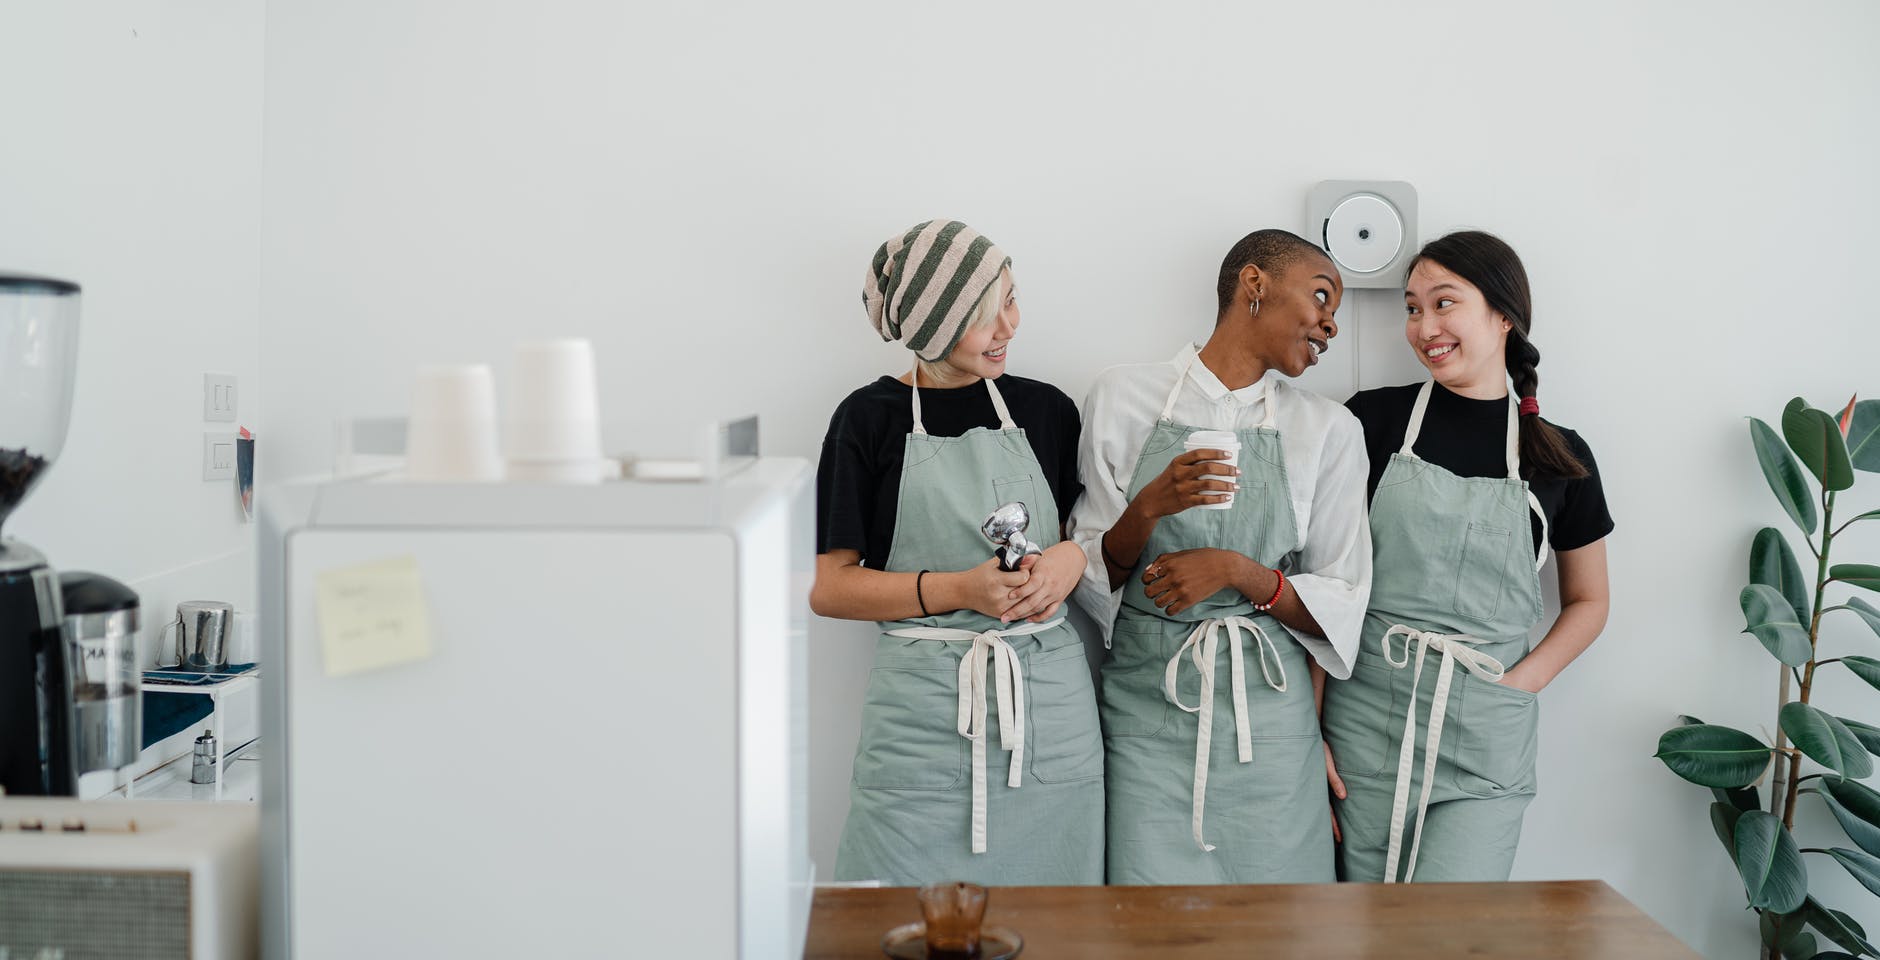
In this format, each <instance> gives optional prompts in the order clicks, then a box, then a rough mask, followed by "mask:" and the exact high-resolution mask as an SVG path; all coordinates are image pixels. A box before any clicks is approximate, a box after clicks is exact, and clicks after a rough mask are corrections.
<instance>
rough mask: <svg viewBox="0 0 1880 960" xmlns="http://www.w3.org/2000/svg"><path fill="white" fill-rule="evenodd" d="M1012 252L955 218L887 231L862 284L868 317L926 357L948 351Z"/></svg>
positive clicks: (932, 358)
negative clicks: (1006, 252) (897, 230)
mask: <svg viewBox="0 0 1880 960" xmlns="http://www.w3.org/2000/svg"><path fill="white" fill-rule="evenodd" d="M1011 262H1012V258H1011V257H1008V256H1006V255H1005V252H1004V251H1002V250H1000V249H999V248H998V247H996V246H994V245H993V243H992V241H990V240H988V239H986V238H985V237H982V236H980V235H979V234H978V233H977V232H975V231H974V230H973V228H971V227H969V226H967V225H966V224H963V223H961V222H959V221H958V220H929V221H927V222H925V223H919V224H915V225H914V227H913V229H910V230H908V231H907V232H905V233H900V234H896V235H895V236H893V237H890V238H888V242H887V243H884V244H882V245H881V249H879V250H876V251H875V259H874V260H873V261H872V262H871V263H870V264H869V266H868V280H867V281H866V282H865V283H864V284H863V285H862V304H863V306H865V307H867V308H868V322H869V323H872V324H874V326H875V332H876V333H879V334H881V339H883V340H892V341H895V342H897V343H900V344H902V345H903V346H906V347H907V348H908V349H909V350H912V351H914V353H915V355H917V356H919V357H920V358H921V359H922V360H926V361H929V362H932V361H935V360H939V359H941V358H942V357H945V356H946V355H947V354H949V353H952V352H953V345H954V344H956V343H959V342H960V335H961V334H963V333H965V332H966V323H967V321H968V320H970V319H971V318H972V314H973V309H974V308H975V307H977V306H978V305H979V298H980V297H983V296H985V294H986V289H987V288H988V287H991V286H992V285H993V284H994V283H996V282H998V279H999V272H1000V271H1002V270H1004V269H1005V268H1006V266H1007V265H1008V264H1010V263H1011Z"/></svg>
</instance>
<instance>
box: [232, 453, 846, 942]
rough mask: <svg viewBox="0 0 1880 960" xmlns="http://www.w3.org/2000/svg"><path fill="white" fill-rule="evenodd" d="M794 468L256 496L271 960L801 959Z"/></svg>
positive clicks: (808, 526) (347, 485)
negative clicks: (384, 656) (378, 636)
mask: <svg viewBox="0 0 1880 960" xmlns="http://www.w3.org/2000/svg"><path fill="white" fill-rule="evenodd" d="M810 477H811V472H810V467H809V464H808V463H807V462H806V461H803V460H799V459H789V458H761V459H756V460H754V461H751V462H749V463H748V464H746V465H745V466H743V467H742V469H739V470H737V471H736V472H734V473H732V474H730V475H728V476H723V477H720V478H717V479H714V480H711V481H704V482H685V483H659V482H644V481H611V482H606V483H601V484H598V485H588V486H580V485H569V486H547V485H521V484H454V485H441V484H439V485H430V484H415V483H399V482H390V481H387V480H383V479H379V480H374V479H360V480H344V481H333V482H324V483H303V484H289V485H285V486H279V487H273V488H270V489H268V490H264V491H263V527H262V531H261V536H262V543H261V604H260V606H261V609H262V611H263V612H264V616H265V617H266V620H265V621H264V624H263V631H262V636H263V643H264V652H263V654H262V657H263V662H264V663H266V664H268V670H267V671H266V672H265V673H264V675H263V683H264V688H263V691H262V710H263V716H262V744H263V750H262V757H263V781H262V836H263V901H264V908H263V933H264V955H265V956H266V957H268V958H270V960H287V958H289V957H293V958H300V960H319V958H327V957H338V956H413V957H418V956H429V957H455V958H468V957H521V956H542V957H547V956H645V957H653V956H697V957H737V958H745V960H757V958H772V957H777V958H780V957H800V956H801V955H802V951H803V943H804V935H805V932H806V930H807V925H808V915H809V899H810V895H811V883H812V879H813V878H812V876H811V866H810V862H809V858H808V849H807V836H806V832H807V831H806V823H807V820H806V804H807V784H806V776H807V770H806V767H807V760H806V757H807V742H806V730H807V722H806V717H807V705H806V703H805V694H804V691H805V689H806V681H807V666H806V660H805V656H804V641H805V637H806V633H807V622H808V609H807V597H808V592H809V584H810V578H811V575H812V564H813V561H814V552H815V545H814V541H813V538H812V529H813V528H812V523H813V500H812V493H811V491H812V489H813V487H812V484H811V483H810V482H809V481H810ZM387 563H390V564H392V569H396V570H401V571H405V572H406V573H409V572H410V571H412V570H414V569H415V571H416V583H417V585H418V586H417V591H416V592H417V593H418V594H420V595H421V605H422V609H423V611H424V613H425V614H426V616H424V617H422V618H418V617H414V616H413V615H412V612H411V609H410V607H409V605H407V606H406V607H404V608H399V607H398V603H397V602H396V600H395V596H394V595H396V594H398V593H399V591H401V590H403V591H405V592H406V593H407V594H408V593H409V592H410V590H409V583H407V584H406V586H404V587H399V586H397V585H396V584H393V585H392V586H387V587H385V590H388V591H390V593H385V594H382V595H380V596H378V598H377V600H376V601H375V602H378V603H379V607H378V608H375V609H376V610H377V612H376V613H372V614H371V615H369V616H366V617H365V618H364V619H363V620H361V618H360V616H359V611H358V610H356V609H350V610H349V609H344V608H342V607H339V606H335V604H342V603H344V602H349V601H346V600H344V595H343V594H342V593H335V592H333V590H334V589H336V588H334V584H336V583H344V584H350V585H352V586H353V587H358V586H359V585H360V583H361V581H360V580H359V579H358V577H359V576H361V571H365V572H366V573H365V574H364V575H366V576H372V575H373V574H371V571H373V570H383V569H387V568H386V567H385V566H383V565H384V564H387ZM400 576H404V574H400ZM336 578H337V579H336ZM375 582H376V581H375ZM383 582H384V583H388V584H390V583H392V580H385V581H383ZM322 584H324V585H326V587H327V588H328V590H327V592H326V593H324V594H322V590H321V585H322ZM362 589H367V590H368V591H370V590H376V589H378V587H375V586H372V584H370V583H368V584H367V585H366V587H364V588H362ZM388 597H394V599H387V598H388ZM407 599H409V597H408V596H407ZM373 617H378V618H380V619H381V620H383V621H384V622H385V623H386V624H389V626H386V627H385V630H386V632H385V633H384V638H389V639H384V642H383V643H382V644H381V646H380V648H378V649H389V648H391V647H394V646H397V647H401V648H402V647H403V646H411V645H412V644H413V641H414V638H413V637H412V636H411V633H412V632H414V631H413V630H411V629H410V628H411V623H412V621H413V620H418V619H428V621H429V622H428V627H427V628H426V629H424V630H423V631H420V632H423V633H425V634H427V635H426V636H425V637H422V638H417V639H421V640H424V641H425V643H422V644H417V645H415V646H412V649H413V650H417V649H419V648H420V647H424V646H427V645H428V654H422V653H415V654H413V653H408V655H409V656H415V657H416V659H409V660H407V661H406V662H399V663H396V664H393V665H389V666H382V667H378V668H375V669H360V670H357V671H356V672H345V671H347V670H348V669H351V668H353V667H357V666H358V662H357V657H356V656H355V657H354V658H353V659H350V660H349V659H347V656H346V650H348V649H351V650H353V653H354V654H357V653H358V650H357V649H356V648H350V647H345V646H344V643H345V642H346V641H347V636H348V635H342V634H340V633H336V632H335V631H336V630H339V629H340V628H341V627H342V626H344V625H346V624H351V625H354V626H357V625H359V624H360V623H365V629H368V630H370V629H375V628H376V627H375V626H374V623H375V621H373ZM401 618H403V619H402V620H401ZM400 624H402V625H400ZM323 627H324V628H325V629H326V630H327V632H326V633H323V632H322V629H323ZM354 639H356V637H355V638H354Z"/></svg>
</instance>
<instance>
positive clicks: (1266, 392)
mask: <svg viewBox="0 0 1880 960" xmlns="http://www.w3.org/2000/svg"><path fill="white" fill-rule="evenodd" d="M1200 356H1201V355H1200V354H1199V353H1194V354H1190V355H1189V357H1188V359H1187V361H1185V362H1184V363H1183V364H1182V365H1181V369H1180V370H1177V371H1176V372H1175V386H1174V387H1173V388H1172V389H1170V390H1169V392H1168V400H1167V402H1165V403H1163V404H1162V417H1161V419H1163V420H1165V421H1168V422H1169V423H1174V422H1175V401H1176V400H1177V399H1178V398H1180V397H1181V395H1182V386H1183V385H1185V384H1186V383H1187V382H1188V372H1189V371H1190V370H1193V369H1194V365H1195V360H1196V359H1197V358H1199V357H1200ZM1259 384H1260V393H1259V395H1258V397H1256V398H1255V402H1257V403H1259V404H1261V405H1262V406H1261V409H1260V426H1262V427H1265V428H1267V429H1273V428H1274V427H1275V426H1276V424H1277V423H1278V418H1277V417H1276V416H1274V413H1273V383H1272V381H1271V380H1269V379H1267V377H1266V376H1265V375H1264V374H1262V375H1261V377H1260V380H1259Z"/></svg>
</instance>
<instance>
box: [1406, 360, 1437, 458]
mask: <svg viewBox="0 0 1880 960" xmlns="http://www.w3.org/2000/svg"><path fill="white" fill-rule="evenodd" d="M1435 387H1436V381H1434V380H1425V381H1423V386H1422V387H1421V388H1420V389H1418V390H1417V402H1416V404H1415V405H1414V406H1412V407H1411V408H1410V425H1409V426H1407V427H1405V428H1404V431H1403V449H1401V450H1399V451H1397V452H1398V453H1401V454H1403V455H1404V456H1406V457H1409V458H1410V459H1412V460H1415V459H1417V452H1416V450H1415V449H1413V448H1414V447H1416V445H1417V434H1419V433H1422V432H1423V414H1424V413H1425V412H1426V411H1428V410H1429V408H1430V391H1431V390H1433V389H1435Z"/></svg>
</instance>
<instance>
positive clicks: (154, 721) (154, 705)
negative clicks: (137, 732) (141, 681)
mask: <svg viewBox="0 0 1880 960" xmlns="http://www.w3.org/2000/svg"><path fill="white" fill-rule="evenodd" d="M254 668H255V665H254V664H252V663H231V664H229V665H228V666H227V667H225V668H224V669H222V670H220V671H217V672H216V673H213V674H209V673H203V672H201V671H199V670H149V671H145V673H144V677H145V679H151V680H173V681H180V682H181V683H182V684H184V685H188V686H201V685H205V684H210V683H214V682H216V681H218V680H225V679H227V678H228V676H229V675H230V674H237V673H247V672H248V671H250V670H253V669H254ZM214 711H215V701H214V699H213V698H211V697H209V696H207V695H205V694H201V693H180V692H179V693H168V692H159V691H150V690H146V691H144V746H145V747H149V746H150V745H152V744H154V743H157V742H158V741H161V740H167V739H169V738H170V737H173V736H176V735H177V734H178V733H180V732H181V731H183V730H186V729H188V728H190V727H193V726H195V725H196V724H198V723H201V722H202V720H203V718H205V717H207V716H208V715H209V714H211V713H213V712H214Z"/></svg>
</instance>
